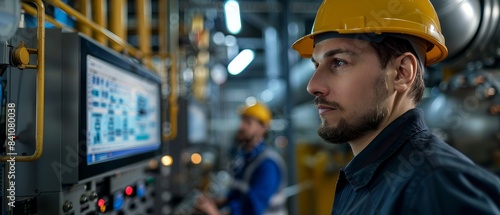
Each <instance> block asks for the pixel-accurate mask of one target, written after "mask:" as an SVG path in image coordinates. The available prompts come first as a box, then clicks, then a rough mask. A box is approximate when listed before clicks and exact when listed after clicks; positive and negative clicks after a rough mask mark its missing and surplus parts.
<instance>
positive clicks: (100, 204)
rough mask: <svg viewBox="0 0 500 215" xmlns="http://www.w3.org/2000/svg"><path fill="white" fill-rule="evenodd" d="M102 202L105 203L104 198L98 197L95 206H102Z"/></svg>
mask: <svg viewBox="0 0 500 215" xmlns="http://www.w3.org/2000/svg"><path fill="white" fill-rule="evenodd" d="M104 203H105V201H104V199H99V201H97V206H99V207H102V206H104Z"/></svg>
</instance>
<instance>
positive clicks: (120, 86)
mask: <svg viewBox="0 0 500 215" xmlns="http://www.w3.org/2000/svg"><path fill="white" fill-rule="evenodd" d="M63 47H64V49H63V71H64V72H63V73H62V89H63V90H62V106H63V108H62V118H63V125H62V129H63V131H62V142H63V144H64V145H65V146H63V149H62V152H61V155H62V159H61V160H62V161H63V163H62V164H61V166H60V167H56V165H55V167H54V168H61V177H62V180H63V183H66V184H74V183H80V182H82V181H86V180H89V179H90V178H93V177H94V176H97V175H104V174H113V172H116V171H114V170H117V169H120V168H125V167H127V166H131V165H134V164H137V163H142V164H145V163H146V162H145V161H146V160H148V159H151V158H154V157H155V156H156V155H159V153H160V146H161V142H162V140H161V136H162V135H161V124H162V123H161V95H160V94H161V79H160V77H159V75H158V74H156V73H154V72H152V71H151V70H149V69H147V68H145V67H144V66H143V65H141V64H140V63H139V62H138V61H136V60H133V59H131V58H129V57H125V56H123V55H121V54H119V53H117V52H115V51H113V50H111V49H109V48H107V47H104V46H102V45H100V44H98V43H96V42H95V41H93V40H92V39H90V38H87V37H86V36H83V35H81V34H79V33H63Z"/></svg>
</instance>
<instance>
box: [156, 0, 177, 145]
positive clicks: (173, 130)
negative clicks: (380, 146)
mask: <svg viewBox="0 0 500 215" xmlns="http://www.w3.org/2000/svg"><path fill="white" fill-rule="evenodd" d="M158 7H159V8H158V13H159V17H158V31H159V32H158V34H159V35H158V37H159V44H160V47H159V49H160V53H159V56H160V58H161V59H162V61H163V62H166V60H167V59H170V60H171V64H170V65H171V66H170V79H169V80H170V89H171V90H170V95H169V97H168V105H169V116H170V117H169V118H170V133H168V134H163V140H164V141H170V140H173V139H175V138H176V137H177V124H178V122H177V117H178V116H177V114H178V112H179V105H178V104H177V84H178V83H177V81H178V80H177V79H178V77H177V75H178V74H177V59H176V57H175V55H174V54H170V53H168V52H167V49H168V45H167V41H168V40H167V39H168V35H167V32H168V29H167V28H168V27H169V25H168V0H160V1H159V2H158ZM163 65H166V64H165V63H164V64H163ZM162 69H163V68H162ZM164 72H165V73H166V72H168V70H167V69H165V71H164ZM165 75H168V74H165ZM162 121H163V120H162Z"/></svg>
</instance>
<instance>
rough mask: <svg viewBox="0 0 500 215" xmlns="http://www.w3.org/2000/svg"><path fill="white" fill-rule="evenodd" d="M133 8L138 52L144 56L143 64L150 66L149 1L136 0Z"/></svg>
mask: <svg viewBox="0 0 500 215" xmlns="http://www.w3.org/2000/svg"><path fill="white" fill-rule="evenodd" d="M135 8H136V18H137V25H136V26H137V30H138V32H139V50H140V51H141V52H142V53H143V54H144V56H143V58H142V59H143V62H144V64H146V65H151V0H136V1H135Z"/></svg>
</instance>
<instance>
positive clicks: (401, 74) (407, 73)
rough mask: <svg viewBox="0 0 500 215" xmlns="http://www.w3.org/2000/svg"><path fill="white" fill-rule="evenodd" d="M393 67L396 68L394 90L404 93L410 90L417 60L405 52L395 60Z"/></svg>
mask: <svg viewBox="0 0 500 215" xmlns="http://www.w3.org/2000/svg"><path fill="white" fill-rule="evenodd" d="M394 66H395V67H396V71H397V74H396V77H395V78H394V90H395V91H397V92H400V93H402V92H404V91H406V90H408V89H410V88H411V85H412V83H413V82H414V81H415V77H416V75H417V68H418V60H417V58H416V57H415V55H413V54H412V53H410V52H406V53H404V54H402V55H401V56H399V57H398V58H396V59H395V61H394Z"/></svg>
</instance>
